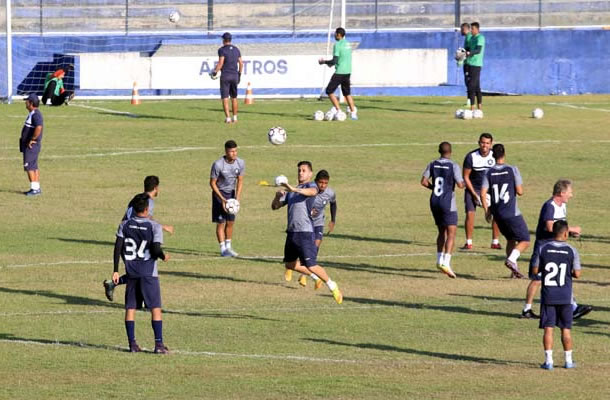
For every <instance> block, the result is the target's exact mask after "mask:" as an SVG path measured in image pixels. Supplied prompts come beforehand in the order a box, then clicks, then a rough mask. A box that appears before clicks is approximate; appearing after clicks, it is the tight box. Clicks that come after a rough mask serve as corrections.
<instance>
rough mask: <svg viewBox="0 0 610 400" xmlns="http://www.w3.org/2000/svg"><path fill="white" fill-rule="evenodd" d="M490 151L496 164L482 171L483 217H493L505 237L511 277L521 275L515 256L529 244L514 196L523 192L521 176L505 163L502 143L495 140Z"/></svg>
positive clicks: (521, 276) (524, 224) (506, 262)
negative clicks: (496, 142) (483, 173)
mask: <svg viewBox="0 0 610 400" xmlns="http://www.w3.org/2000/svg"><path fill="white" fill-rule="evenodd" d="M492 151H493V156H494V158H495V160H496V164H495V165H494V166H493V167H491V168H490V169H489V170H488V171H487V172H486V173H485V175H484V176H483V182H482V184H481V200H482V201H483V208H484V209H485V219H487V222H491V220H492V217H493V220H494V221H496V223H497V224H498V228H499V229H500V233H502V235H504V237H505V238H506V256H507V258H506V261H504V265H506V267H507V268H508V269H510V270H511V272H512V277H513V278H523V274H522V273H521V272H520V271H519V267H518V266H517V260H518V258H519V256H520V255H521V253H523V252H524V251H525V250H526V249H527V248H528V247H529V244H530V233H529V230H528V229H527V224H526V223H525V220H524V219H523V215H521V211H520V210H519V207H518V206H517V196H522V195H523V178H521V173H520V172H519V169H518V168H517V167H515V166H512V165H508V164H506V163H505V150H504V145H502V144H495V145H494V146H493V148H492ZM488 193H489V199H488V198H487V194H488Z"/></svg>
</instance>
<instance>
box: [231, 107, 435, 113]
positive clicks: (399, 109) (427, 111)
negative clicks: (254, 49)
mask: <svg viewBox="0 0 610 400" xmlns="http://www.w3.org/2000/svg"><path fill="white" fill-rule="evenodd" d="M358 109H359V110H382V111H396V112H401V113H404V112H406V113H414V114H446V112H445V111H429V110H409V109H408V108H390V107H377V106H370V105H367V106H359V107H358ZM240 112H241V111H240Z"/></svg>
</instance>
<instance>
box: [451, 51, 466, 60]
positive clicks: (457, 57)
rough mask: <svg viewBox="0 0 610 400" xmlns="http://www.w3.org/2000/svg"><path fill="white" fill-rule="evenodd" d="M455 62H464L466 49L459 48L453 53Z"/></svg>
mask: <svg viewBox="0 0 610 400" xmlns="http://www.w3.org/2000/svg"><path fill="white" fill-rule="evenodd" d="M454 58H455V61H457V62H464V60H465V59H466V49H464V48H463V47H460V48H459V49H457V50H456V51H455V56H454Z"/></svg>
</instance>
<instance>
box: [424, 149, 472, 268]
mask: <svg viewBox="0 0 610 400" xmlns="http://www.w3.org/2000/svg"><path fill="white" fill-rule="evenodd" d="M438 152H439V154H440V156H441V157H440V158H439V159H437V160H434V161H432V162H431V163H430V164H428V166H427V167H426V169H425V170H424V173H423V176H422V178H421V185H422V186H423V187H425V188H427V189H430V190H432V194H431V195H430V210H431V211H432V216H433V217H434V223H435V224H436V227H437V228H438V236H437V238H436V267H437V268H438V269H440V270H441V271H442V272H443V273H444V274H445V275H447V276H448V277H450V278H455V273H454V272H453V270H452V269H451V253H452V252H453V244H454V242H455V234H456V232H457V205H456V202H455V186H456V185H457V187H459V188H460V189H462V188H463V187H464V180H463V179H462V171H461V170H460V166H459V165H458V164H456V163H455V162H454V161H453V160H451V143H449V142H442V143H441V144H439V145H438Z"/></svg>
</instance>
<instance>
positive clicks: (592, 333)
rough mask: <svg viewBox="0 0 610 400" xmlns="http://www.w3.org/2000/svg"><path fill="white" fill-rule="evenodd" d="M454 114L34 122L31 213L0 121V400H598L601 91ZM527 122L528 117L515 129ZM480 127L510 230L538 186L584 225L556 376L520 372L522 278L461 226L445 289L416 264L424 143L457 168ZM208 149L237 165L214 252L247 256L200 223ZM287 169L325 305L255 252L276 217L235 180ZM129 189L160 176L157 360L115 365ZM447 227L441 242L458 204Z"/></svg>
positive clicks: (529, 327) (245, 111)
mask: <svg viewBox="0 0 610 400" xmlns="http://www.w3.org/2000/svg"><path fill="white" fill-rule="evenodd" d="M461 103H462V99H461V98H460V99H457V98H358V99H357V105H358V106H359V109H360V112H359V114H360V120H359V121H357V122H354V121H346V122H343V123H338V122H332V123H330V122H314V121H312V120H311V119H310V118H311V117H310V116H311V115H312V114H313V112H314V111H315V110H316V109H324V110H326V109H327V108H328V107H329V106H328V104H327V103H319V102H317V101H297V100H294V101H257V103H256V104H255V105H253V106H249V107H245V106H243V107H242V112H241V113H240V122H239V123H238V124H237V125H232V126H225V125H224V124H223V123H222V121H223V117H222V115H221V113H220V112H219V102H218V101H171V102H170V101H167V102H162V101H158V102H153V101H147V102H144V103H143V104H142V105H140V106H138V107H132V106H130V105H129V104H128V103H127V102H81V103H75V104H74V106H70V107H61V108H43V113H44V117H45V136H44V143H43V153H42V155H41V159H40V166H41V180H42V189H43V195H42V196H41V197H38V198H25V197H24V196H23V195H22V194H20V192H21V191H24V190H27V188H28V187H27V180H26V177H25V174H24V172H23V171H22V168H21V161H20V153H19V152H18V148H17V140H18V136H19V132H20V129H21V126H22V123H23V120H24V119H25V116H26V111H25V109H24V107H23V103H22V102H16V103H15V104H13V105H10V106H8V105H3V106H0V109H1V113H0V132H2V134H1V136H0V168H1V170H2V179H1V180H0V215H1V216H2V229H1V230H0V318H1V321H2V324H1V327H0V359H1V362H0V382H1V383H2V385H0V398H11V399H21V398H23V399H32V398H61V399H83V398H92V399H93V398H117V399H118V398H167V399H192V398H214V399H217V398H231V399H237V398H253V399H271V398H278V399H279V398H336V399H355V398H377V399H390V398H396V399H404V398H414V397H416V396H417V397H419V398H422V399H427V398H479V399H487V398H510V399H516V398H521V399H532V398H552V397H555V398H587V399H598V398H603V397H605V396H607V393H608V392H607V391H608V384H607V378H608V373H607V368H608V367H609V362H608V354H610V345H609V343H610V341H609V340H608V339H609V338H610V334H609V333H608V332H609V325H610V298H609V297H608V287H609V286H610V277H609V272H610V262H609V261H608V257H609V256H610V233H608V228H607V221H608V219H609V218H610V212H609V211H608V201H607V197H608V170H609V168H610V161H608V157H607V153H608V151H609V150H610V135H609V134H608V118H609V116H610V115H609V114H608V110H610V97H609V96H581V97H553V98H550V97H490V98H487V99H486V111H485V112H486V114H485V118H484V119H483V120H473V121H457V120H454V119H453V112H454V110H455V109H456V108H459V107H460V105H461ZM548 103H565V104H572V105H577V106H582V107H585V108H581V109H575V108H570V107H566V106H562V105H551V104H548ZM79 104H81V105H86V106H90V107H97V108H96V109H91V108H83V107H79V106H78V105H79ZM538 106H539V107H542V108H543V109H544V111H545V118H544V119H542V120H533V119H531V118H530V117H529V116H530V112H531V110H532V109H533V108H535V107H538ZM103 109H110V110H117V111H129V112H132V113H135V114H137V115H138V118H133V117H129V116H126V115H119V114H113V113H111V112H107V111H104V110H103ZM274 125H281V126H283V127H284V128H286V130H287V132H288V141H287V143H286V144H285V145H282V146H271V145H270V144H268V142H267V138H266V132H267V129H268V128H269V127H271V126H274ZM484 131H488V132H492V133H493V134H494V137H495V139H496V140H495V141H496V142H502V143H505V145H506V150H507V158H508V159H507V161H508V162H509V163H511V164H516V165H517V166H519V168H520V170H521V173H522V175H523V177H524V181H525V183H524V189H525V195H524V196H523V197H522V198H520V199H519V205H520V208H521V210H522V211H523V213H524V216H525V219H526V221H527V223H528V225H529V228H530V230H533V229H535V226H536V221H537V216H538V212H539V210H540V206H541V205H542V202H543V201H544V200H546V199H547V198H548V197H549V196H550V192H551V189H552V185H553V183H554V181H555V180H556V179H557V178H559V177H568V178H571V179H573V180H574V191H575V197H574V198H573V199H572V201H571V202H570V205H569V216H570V221H572V222H573V223H577V224H579V225H581V226H582V227H583V236H582V240H580V241H576V242H573V243H574V245H576V247H577V248H578V249H579V251H580V252H581V254H582V261H583V264H584V266H583V267H584V268H583V277H582V279H581V280H580V282H578V283H576V284H575V293H576V296H577V298H578V299H579V300H580V301H581V302H584V303H588V304H593V305H594V306H595V307H596V310H595V311H594V312H593V313H592V314H590V315H589V316H587V317H585V318H583V319H582V320H579V321H577V322H576V324H575V327H574V329H573V337H574V341H575V350H574V357H575V360H576V362H577V363H578V368H577V369H576V370H571V371H564V370H562V369H557V370H555V371H553V372H547V371H542V370H539V369H538V364H539V363H540V362H541V361H542V359H543V352H542V344H541V339H542V337H541V336H542V335H541V332H540V330H539V329H538V328H537V323H536V322H534V321H525V320H520V319H519V318H518V314H519V313H520V311H521V307H522V303H523V296H524V294H525V288H526V285H527V282H526V281H523V280H521V281H518V280H510V279H508V278H507V270H506V268H505V267H503V265H502V254H501V253H500V252H497V251H492V250H490V249H489V248H488V247H489V236H490V229H489V226H488V225H486V224H485V222H484V219H483V217H482V215H481V214H480V213H479V215H478V216H477V226H476V231H475V246H476V251H475V252H474V253H472V254H463V253H459V252H456V254H455V256H454V258H453V267H454V270H455V271H456V273H457V274H458V276H459V278H458V279H457V280H449V279H447V278H446V277H444V276H443V275H442V274H440V273H438V272H437V271H436V270H435V268H434V262H435V256H434V253H435V247H434V240H435V227H434V225H433V221H432V217H431V215H430V212H429V210H428V196H429V192H428V191H426V190H424V189H423V188H421V187H420V186H419V180H420V177H421V173H422V171H423V169H424V167H425V165H426V163H427V162H429V161H430V160H432V159H433V158H435V157H436V156H437V153H436V149H437V145H438V143H439V142H441V141H443V140H448V141H450V142H452V143H454V146H453V149H454V158H455V159H456V160H457V161H458V162H459V163H460V164H461V162H462V159H463V157H464V155H465V154H466V152H467V151H469V150H471V149H473V148H475V147H476V141H477V138H478V135H479V134H480V133H481V132H484ZM227 139H235V140H236V141H237V143H238V144H239V145H240V150H239V155H240V157H242V158H243V159H245V160H246V164H247V171H246V181H245V190H244V194H243V199H242V210H241V212H240V215H239V218H238V223H237V224H236V230H235V234H234V243H235V248H236V249H237V250H238V251H239V252H240V253H241V255H243V256H249V257H251V258H248V259H220V258H218V257H217V253H218V246H217V243H216V240H215V237H214V226H213V224H212V223H211V222H210V190H209V187H208V183H207V181H208V177H209V169H210V166H211V164H212V162H213V161H214V160H215V159H216V158H218V157H219V156H220V155H221V154H222V152H223V149H222V146H223V143H224V141H226V140H227ZM375 144H377V146H375ZM147 150H150V152H146V151H147ZM178 150H181V151H178ZM302 159H309V160H311V161H312V162H313V164H314V169H316V170H317V169H321V168H325V169H327V170H329V171H330V174H331V186H332V187H333V188H334V189H335V190H336V192H337V194H338V205H339V212H338V221H337V227H336V231H335V234H334V235H331V236H329V237H327V238H326V239H325V240H324V244H323V246H322V249H321V258H320V261H321V264H322V265H323V266H325V267H326V268H327V270H328V272H329V274H330V275H331V277H332V278H333V279H334V280H336V281H337V282H338V283H339V285H340V287H341V288H342V290H343V291H344V294H345V301H344V303H343V304H342V305H341V306H338V305H336V304H335V303H334V301H333V299H332V297H331V296H330V294H329V293H328V291H327V290H326V289H321V290H320V291H318V292H314V290H313V288H312V287H311V286H312V285H311V283H310V285H309V286H308V287H307V288H305V289H302V288H300V287H299V286H298V284H296V282H295V281H294V280H293V282H291V283H289V284H286V283H285V282H284V281H283V267H282V265H281V264H280V263H279V260H278V259H276V258H272V257H276V256H280V255H281V254H282V249H283V241H284V233H283V230H284V228H285V218H286V216H285V211H284V210H282V211H277V212H272V211H271V209H270V203H271V200H272V197H273V194H274V190H273V189H270V188H265V187H260V186H257V184H256V183H257V182H258V181H259V180H261V179H265V180H267V181H271V180H272V179H273V177H274V176H275V175H278V174H284V175H287V176H289V177H291V179H294V176H295V172H296V163H297V161H299V160H302ZM148 174H156V175H159V176H160V178H161V194H160V197H159V199H158V200H157V202H156V209H155V217H156V218H157V219H158V220H160V221H161V222H164V223H168V224H173V225H175V227H176V234H175V235H173V236H166V238H165V239H166V243H165V246H166V250H167V252H168V253H170V254H171V255H172V256H173V260H172V261H170V262H169V263H162V264H160V269H161V281H162V284H161V285H162V291H163V300H164V307H165V314H164V321H165V325H164V333H165V342H166V343H167V345H168V346H169V347H170V349H172V350H173V351H174V354H172V355H170V356H169V357H156V356H153V355H151V354H137V355H132V354H128V353H126V352H124V351H122V350H124V348H125V345H126V339H125V333H124V327H123V323H122V318H123V311H122V295H123V293H124V288H119V289H117V291H116V297H117V301H115V302H114V303H110V302H108V301H106V300H105V298H104V295H103V291H102V286H101V282H102V280H103V279H105V278H108V277H109V276H110V273H111V271H112V264H111V258H112V244H113V242H114V232H115V230H116V227H117V225H118V222H119V220H120V218H121V216H122V214H123V212H124V208H125V206H126V204H127V202H128V201H129V199H131V197H132V196H133V194H135V193H136V192H139V191H140V190H141V186H142V180H143V178H144V176H146V175H148ZM458 198H460V199H461V198H462V193H461V192H460V193H459V194H458ZM460 204H461V202H460ZM459 218H460V228H459V233H458V239H457V244H458V245H461V244H462V241H463V230H462V225H461V224H462V223H463V218H464V215H463V211H462V207H461V205H460V211H459ZM529 255H530V252H529V251H528V252H527V254H525V255H524V256H523V258H522V260H521V264H522V267H523V268H525V266H526V265H527V260H528V259H529ZM148 320H149V316H148V314H146V313H138V315H137V324H136V331H137V337H138V340H139V342H140V345H142V346H144V347H146V348H148V349H150V348H151V347H152V331H151V328H150V323H149V322H148ZM556 335H558V332H556ZM562 360H563V351H561V347H560V342H559V338H558V337H557V336H556V340H555V362H556V364H558V365H561V364H562ZM603 393H606V395H603Z"/></svg>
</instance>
